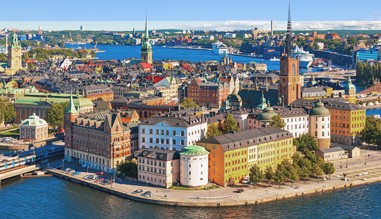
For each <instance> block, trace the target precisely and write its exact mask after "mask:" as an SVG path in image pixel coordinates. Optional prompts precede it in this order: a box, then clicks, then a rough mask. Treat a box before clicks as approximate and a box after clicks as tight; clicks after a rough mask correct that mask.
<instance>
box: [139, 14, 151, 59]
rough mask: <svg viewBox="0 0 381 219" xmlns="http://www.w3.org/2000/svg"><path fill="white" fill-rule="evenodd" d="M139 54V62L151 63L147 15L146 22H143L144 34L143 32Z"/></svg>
mask: <svg viewBox="0 0 381 219" xmlns="http://www.w3.org/2000/svg"><path fill="white" fill-rule="evenodd" d="M140 56H141V62H146V63H149V64H152V46H151V43H150V42H149V35H148V21H147V17H146V24H145V34H144V38H143V39H142V49H141V51H140Z"/></svg>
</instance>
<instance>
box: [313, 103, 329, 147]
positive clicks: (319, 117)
mask: <svg viewBox="0 0 381 219" xmlns="http://www.w3.org/2000/svg"><path fill="white" fill-rule="evenodd" d="M330 125H331V114H330V112H329V110H328V109H327V108H325V107H324V104H323V103H322V102H321V101H319V102H317V103H316V104H315V107H314V108H312V110H311V111H310V123H309V126H310V135H311V136H313V137H314V138H315V139H316V140H317V143H318V147H319V149H327V148H329V147H330V145H331V129H330Z"/></svg>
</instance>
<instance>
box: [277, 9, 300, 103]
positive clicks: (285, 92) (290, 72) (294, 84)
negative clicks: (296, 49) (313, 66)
mask: <svg viewBox="0 0 381 219" xmlns="http://www.w3.org/2000/svg"><path fill="white" fill-rule="evenodd" d="M285 43H286V45H285V48H284V51H283V54H282V55H281V58H280V77H279V78H280V83H279V89H278V91H279V98H280V99H281V100H282V103H283V104H285V105H290V103H292V102H294V101H295V100H296V99H299V98H301V93H302V89H301V87H302V85H301V80H300V75H299V60H298V59H297V58H292V54H291V50H292V30H291V14H290V9H289V11H288V23H287V35H286V42H285Z"/></svg>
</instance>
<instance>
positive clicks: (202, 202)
mask: <svg viewBox="0 0 381 219" xmlns="http://www.w3.org/2000/svg"><path fill="white" fill-rule="evenodd" d="M48 172H49V173H52V174H53V176H55V177H58V178H61V179H64V180H67V181H70V182H74V183H77V184H80V185H83V186H87V187H89V188H92V189H96V190H98V191H102V192H106V193H109V194H113V195H116V196H118V197H121V198H126V199H129V200H132V201H139V202H144V203H149V204H157V205H164V206H181V207H234V206H248V205H258V204H262V203H268V202H273V201H280V200H286V199H290V198H298V197H304V196H310V195H314V194H323V193H324V192H330V191H336V190H341V189H347V188H352V187H354V186H361V185H367V184H373V183H378V182H381V177H380V176H379V177H373V178H369V179H367V180H356V181H353V182H352V181H351V182H346V181H341V180H340V181H339V183H337V180H336V181H335V185H330V186H321V185H322V184H323V183H320V184H319V183H318V184H317V183H316V182H313V183H312V184H310V185H312V188H304V189H300V190H299V189H298V190H297V191H294V190H292V192H289V193H285V194H280V195H279V194H276V195H271V194H269V195H267V196H266V197H260V196H257V197H256V196H254V197H253V196H251V195H249V194H248V193H250V190H251V191H253V192H255V193H257V192H258V191H259V190H263V189H261V188H257V187H256V188H255V189H248V190H247V191H246V190H245V192H244V193H241V194H242V195H244V194H245V193H246V196H248V195H249V196H248V197H249V198H242V197H241V198H239V195H241V194H239V195H238V193H231V194H230V196H225V197H223V196H221V197H200V196H197V197H196V196H195V197H191V196H187V197H188V200H185V199H182V198H181V197H178V198H177V199H176V200H174V199H171V198H167V197H166V196H165V197H160V196H158V197H150V198H146V197H142V196H140V194H137V195H134V194H131V192H128V191H127V189H126V190H122V189H118V188H116V187H118V185H120V184H117V183H116V184H115V185H114V186H115V187H114V188H113V187H110V186H105V185H100V184H97V183H95V182H92V181H85V180H83V179H81V178H78V177H74V176H70V175H67V174H65V173H63V172H62V171H61V170H52V169H50V170H48ZM330 181H331V182H334V180H332V179H331V180H328V182H330ZM322 182H323V181H322ZM326 182H327V181H326ZM301 185H302V184H301ZM303 185H306V184H303ZM304 187H305V186H304ZM142 188H147V187H142ZM149 188H150V189H151V190H152V189H153V190H155V189H161V188H156V187H149ZM269 188H271V189H276V190H279V191H281V190H285V189H287V188H286V186H285V185H283V186H281V187H280V188H278V186H273V187H268V188H267V190H268V189H269ZM223 189H226V188H223ZM161 190H163V189H161ZM165 191H166V192H168V193H182V194H186V195H192V193H194V192H193V191H184V190H179V191H176V190H171V191H169V190H165ZM212 191H213V190H212ZM156 193H158V190H156ZM235 197H237V198H235ZM231 198H233V199H231Z"/></svg>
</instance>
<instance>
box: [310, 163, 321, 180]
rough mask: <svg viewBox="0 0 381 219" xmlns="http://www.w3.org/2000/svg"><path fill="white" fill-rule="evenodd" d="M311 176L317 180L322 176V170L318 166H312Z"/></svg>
mask: <svg viewBox="0 0 381 219" xmlns="http://www.w3.org/2000/svg"><path fill="white" fill-rule="evenodd" d="M312 175H314V176H315V177H316V178H317V179H318V180H319V177H320V176H321V175H323V170H322V168H321V167H320V166H319V165H317V164H314V165H313V168H312Z"/></svg>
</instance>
